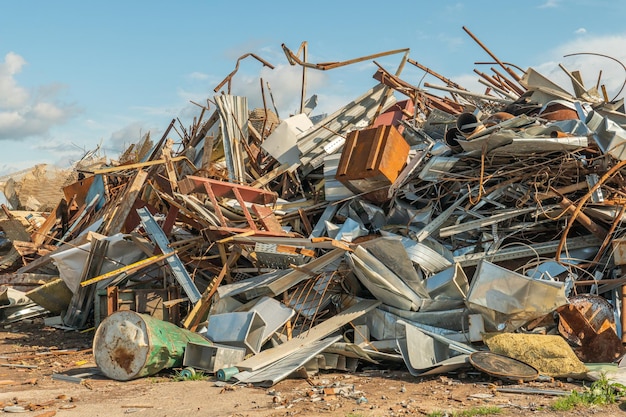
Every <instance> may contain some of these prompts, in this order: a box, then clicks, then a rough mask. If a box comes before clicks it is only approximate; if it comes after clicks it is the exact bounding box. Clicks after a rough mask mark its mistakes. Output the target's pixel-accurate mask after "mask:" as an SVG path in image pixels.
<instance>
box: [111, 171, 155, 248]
mask: <svg viewBox="0 0 626 417" xmlns="http://www.w3.org/2000/svg"><path fill="white" fill-rule="evenodd" d="M147 178H148V172H147V171H143V170H140V171H138V172H137V174H136V175H135V178H134V179H133V182H132V183H131V184H129V185H128V186H127V187H126V189H125V190H124V192H123V193H121V194H120V196H119V197H118V198H117V199H116V201H115V206H114V207H113V208H112V209H111V210H110V211H109V212H108V213H107V214H108V216H107V218H106V219H105V221H104V226H103V228H102V230H101V233H102V234H103V235H107V236H111V235H114V234H117V233H120V232H121V231H122V228H123V226H124V223H125V222H126V218H127V217H128V215H129V213H130V211H131V210H132V208H133V204H135V200H136V199H137V196H138V194H139V192H140V191H141V189H142V188H143V185H144V183H145V182H146V179H147Z"/></svg>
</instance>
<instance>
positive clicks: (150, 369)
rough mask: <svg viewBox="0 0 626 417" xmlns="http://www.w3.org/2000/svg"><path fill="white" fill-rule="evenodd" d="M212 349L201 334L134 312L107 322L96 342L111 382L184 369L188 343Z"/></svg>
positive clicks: (119, 314) (121, 313)
mask: <svg viewBox="0 0 626 417" xmlns="http://www.w3.org/2000/svg"><path fill="white" fill-rule="evenodd" d="M189 342H193V343H197V344H204V345H211V342H210V341H208V340H207V339H205V338H204V337H202V336H201V335H199V334H198V333H194V332H191V331H189V330H186V329H183V328H180V327H178V326H176V325H175V324H172V323H169V322H166V321H163V320H159V319H155V318H153V317H151V316H149V315H147V314H139V313H135V312H134V311H117V312H115V313H113V314H111V315H110V316H109V317H107V318H106V319H104V320H103V321H102V323H101V324H100V326H99V327H98V329H97V330H96V334H95V336H94V339H93V355H94V358H95V360H96V364H97V365H98V367H99V368H100V370H101V371H102V372H103V373H104V374H105V375H106V376H107V377H109V378H111V379H115V380H118V381H128V380H131V379H135V378H141V377H144V376H150V375H154V374H156V373H157V372H159V371H161V370H163V369H168V368H174V367H177V366H181V365H182V363H183V356H184V353H185V348H186V347H187V343H189Z"/></svg>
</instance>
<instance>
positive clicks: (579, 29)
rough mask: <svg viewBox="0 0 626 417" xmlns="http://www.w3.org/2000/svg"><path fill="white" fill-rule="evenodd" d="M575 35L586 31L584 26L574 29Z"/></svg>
mask: <svg viewBox="0 0 626 417" xmlns="http://www.w3.org/2000/svg"><path fill="white" fill-rule="evenodd" d="M574 33H575V34H577V35H584V34H585V33H587V29H585V28H578V29H576V31H575V32H574Z"/></svg>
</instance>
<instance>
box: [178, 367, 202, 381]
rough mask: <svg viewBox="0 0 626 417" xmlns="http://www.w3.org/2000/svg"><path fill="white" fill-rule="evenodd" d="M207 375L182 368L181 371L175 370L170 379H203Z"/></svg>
mask: <svg viewBox="0 0 626 417" xmlns="http://www.w3.org/2000/svg"><path fill="white" fill-rule="evenodd" d="M208 377H209V376H208V375H206V374H205V373H204V372H198V371H194V372H190V371H188V370H186V369H183V370H182V371H176V372H175V373H174V376H173V377H172V379H173V380H174V381H204V380H205V379H207V378H208Z"/></svg>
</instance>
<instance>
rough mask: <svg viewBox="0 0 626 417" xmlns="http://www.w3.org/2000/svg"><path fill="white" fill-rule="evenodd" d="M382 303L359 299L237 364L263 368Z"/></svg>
mask: <svg viewBox="0 0 626 417" xmlns="http://www.w3.org/2000/svg"><path fill="white" fill-rule="evenodd" d="M380 304H381V302H380V301H378V300H362V301H359V302H358V303H357V304H355V305H353V306H352V307H350V308H348V309H346V310H344V311H342V312H340V313H338V314H336V315H334V316H333V317H331V318H329V319H327V320H325V321H323V322H322V323H320V324H318V325H317V326H314V327H312V328H311V329H309V330H308V331H306V332H304V333H302V334H299V335H298V336H296V337H294V338H293V339H291V340H288V341H287V342H285V343H283V344H282V345H278V346H277V347H275V348H271V349H266V350H264V351H261V352H259V353H257V354H256V355H254V356H252V357H251V358H249V359H246V360H244V361H243V362H240V363H238V364H236V365H235V366H237V368H239V370H240V371H250V372H252V371H256V370H257V369H260V368H263V367H264V366H267V365H270V364H272V363H274V362H276V361H277V360H279V359H282V358H285V357H287V356H289V355H291V354H293V353H295V352H297V351H298V350H300V349H302V348H304V347H305V346H306V345H308V344H310V343H313V342H315V341H318V340H321V339H323V338H324V337H326V336H328V335H330V334H331V333H333V332H335V331H337V330H339V329H340V328H341V327H342V326H344V325H346V324H348V323H350V322H351V321H353V320H355V319H357V318H359V317H361V316H362V315H364V314H366V313H368V312H369V311H371V310H373V309H374V308H376V307H378V306H379V305H380Z"/></svg>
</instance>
